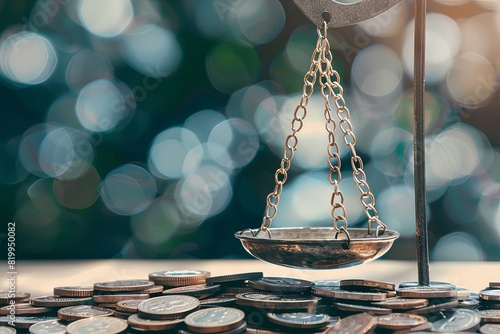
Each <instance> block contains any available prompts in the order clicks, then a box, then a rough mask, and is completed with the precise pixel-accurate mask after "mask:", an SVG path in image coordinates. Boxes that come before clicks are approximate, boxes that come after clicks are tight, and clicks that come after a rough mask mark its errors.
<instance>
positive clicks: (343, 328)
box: [325, 313, 377, 334]
mask: <svg viewBox="0 0 500 334" xmlns="http://www.w3.org/2000/svg"><path fill="white" fill-rule="evenodd" d="M376 326H377V321H376V320H375V318H374V317H373V316H371V315H369V314H366V313H359V314H354V315H351V316H348V317H345V318H342V319H340V320H339V321H338V322H337V323H336V324H335V326H333V327H331V328H330V329H328V330H327V331H326V332H325V334H334V333H342V334H365V333H370V332H371V331H372V330H373V329H375V327H376Z"/></svg>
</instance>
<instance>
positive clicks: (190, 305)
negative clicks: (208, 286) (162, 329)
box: [137, 295, 200, 320]
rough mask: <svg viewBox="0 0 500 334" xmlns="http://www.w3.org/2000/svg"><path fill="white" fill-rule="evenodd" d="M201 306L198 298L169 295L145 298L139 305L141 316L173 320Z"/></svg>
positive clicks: (138, 310) (138, 309)
mask: <svg viewBox="0 0 500 334" xmlns="http://www.w3.org/2000/svg"><path fill="white" fill-rule="evenodd" d="M199 306H200V301H199V300H198V298H195V297H191V296H184V295H169V296H161V297H154V298H150V299H146V300H144V301H143V302H142V303H140V304H139V305H137V312H138V314H139V316H140V317H142V318H145V319H154V320H171V319H178V318H182V317H184V316H185V315H186V314H187V313H189V312H191V311H193V310H195V309H197V308H198V307H199Z"/></svg>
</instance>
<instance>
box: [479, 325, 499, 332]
mask: <svg viewBox="0 0 500 334" xmlns="http://www.w3.org/2000/svg"><path fill="white" fill-rule="evenodd" d="M479 332H480V333H483V334H500V325H498V324H486V325H483V326H481V328H479Z"/></svg>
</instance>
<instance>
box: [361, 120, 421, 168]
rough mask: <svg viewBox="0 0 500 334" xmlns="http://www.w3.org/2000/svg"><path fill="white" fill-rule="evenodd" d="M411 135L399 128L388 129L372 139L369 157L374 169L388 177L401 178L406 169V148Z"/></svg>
mask: <svg viewBox="0 0 500 334" xmlns="http://www.w3.org/2000/svg"><path fill="white" fill-rule="evenodd" d="M411 142H412V134H411V133H410V132H408V131H406V130H403V129H401V128H396V127H394V128H389V129H387V130H385V131H383V132H380V133H379V134H377V135H376V136H375V138H373V140H372V143H371V147H370V156H371V157H372V159H373V164H374V165H375V167H376V168H377V169H378V170H379V171H381V172H382V173H384V174H385V175H388V176H393V177H394V176H402V175H403V174H404V173H405V167H406V163H407V162H406V155H405V153H406V148H407V146H408V145H410V144H411Z"/></svg>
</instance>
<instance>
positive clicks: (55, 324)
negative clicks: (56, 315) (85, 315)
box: [29, 320, 68, 334]
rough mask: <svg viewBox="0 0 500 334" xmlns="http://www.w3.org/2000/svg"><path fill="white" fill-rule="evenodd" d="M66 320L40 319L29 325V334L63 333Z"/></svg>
mask: <svg viewBox="0 0 500 334" xmlns="http://www.w3.org/2000/svg"><path fill="white" fill-rule="evenodd" d="M67 324H68V323H67V322H66V321H64V320H46V321H40V322H37V323H36V324H33V325H31V326H30V328H29V331H30V333H31V334H65V333H66V326H67Z"/></svg>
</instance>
